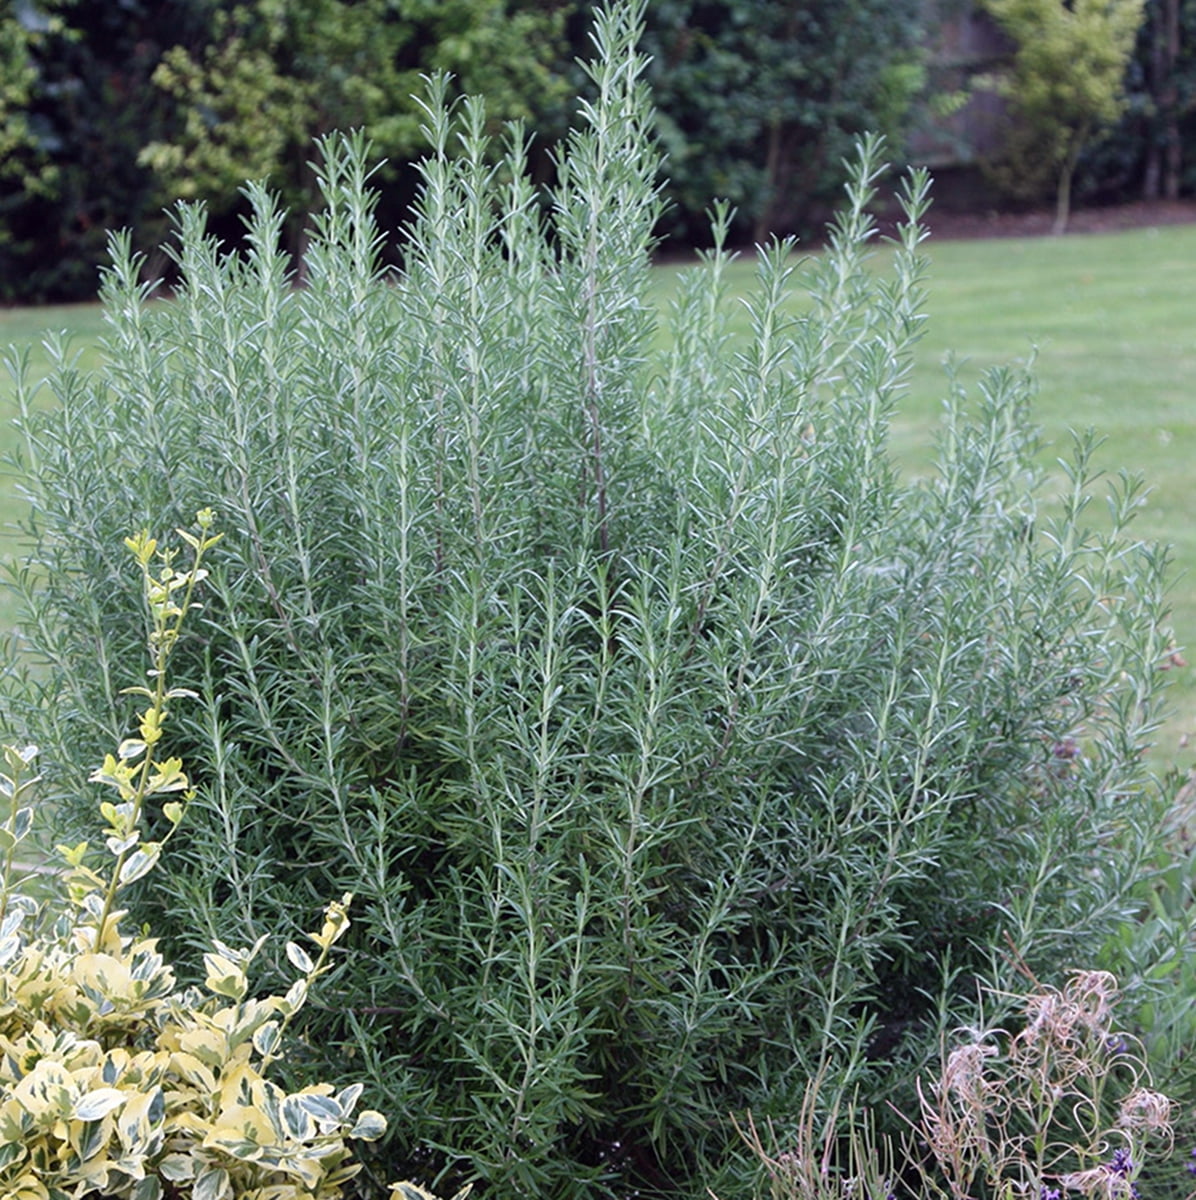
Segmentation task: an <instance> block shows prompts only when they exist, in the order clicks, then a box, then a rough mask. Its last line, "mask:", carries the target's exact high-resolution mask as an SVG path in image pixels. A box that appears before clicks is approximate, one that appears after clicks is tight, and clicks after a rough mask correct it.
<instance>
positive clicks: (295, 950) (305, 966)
mask: <svg viewBox="0 0 1196 1200" xmlns="http://www.w3.org/2000/svg"><path fill="white" fill-rule="evenodd" d="M287 958H289V959H290V960H291V965H292V966H293V967H294V968H295V969H296V970H297V971H302V972H303V973H304V975H310V974H311V973H312V972H313V971H314V970H315V969H316V964H315V963H314V962H312V960H311V955H310V954H308V952H307V951H306V950H304V949H303V947H302V946H300V945H298V944H297V943H295V942H287Z"/></svg>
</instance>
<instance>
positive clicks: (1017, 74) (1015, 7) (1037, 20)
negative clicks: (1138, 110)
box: [984, 0, 1144, 233]
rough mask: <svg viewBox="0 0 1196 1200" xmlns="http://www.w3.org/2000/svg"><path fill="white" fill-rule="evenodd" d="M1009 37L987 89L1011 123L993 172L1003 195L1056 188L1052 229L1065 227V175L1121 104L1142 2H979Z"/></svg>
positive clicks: (1067, 176) (1070, 174)
mask: <svg viewBox="0 0 1196 1200" xmlns="http://www.w3.org/2000/svg"><path fill="white" fill-rule="evenodd" d="M984 5H985V7H986V8H987V9H988V11H989V12H990V13H991V14H992V15H993V16H994V17H995V18H996V20H997V21H998V23H999V24H1000V25H1001V27H1002V28H1003V29H1004V30H1005V31H1006V32H1007V33H1008V34H1009V35H1010V37H1011V38H1012V39H1013V41H1014V43H1015V46H1016V50H1015V52H1014V55H1013V59H1012V63H1011V65H1010V68H1009V70H1008V72H1007V73H1005V74H1004V75H1003V76H1001V77H999V78H998V79H996V80H995V81H994V86H996V87H997V89H998V90H999V91H1000V92H1001V93H1002V94H1003V95H1004V96H1006V97H1007V99H1008V101H1009V104H1010V112H1011V116H1012V122H1011V125H1010V128H1009V136H1008V139H1007V142H1006V147H1005V152H1004V156H1003V160H1002V161H1001V162H1000V163H998V164H997V165H996V168H995V171H994V175H995V177H996V178H997V180H998V181H999V182H1000V183H1001V184H1002V186H1003V187H1004V188H1005V189H1006V190H1007V191H1009V192H1011V193H1014V194H1019V193H1020V194H1021V195H1023V196H1032V195H1034V194H1036V193H1040V192H1041V191H1043V190H1045V187H1046V184H1047V181H1048V180H1052V179H1053V182H1054V187H1055V226H1054V229H1055V232H1056V233H1062V232H1063V231H1064V230H1065V229H1066V227H1067V221H1068V216H1069V214H1070V211H1071V189H1072V179H1073V177H1074V175H1075V171H1076V166H1077V164H1078V162H1079V159H1080V155H1081V153H1082V152H1083V150H1084V148H1085V147H1086V146H1087V145H1088V144H1089V143H1090V142H1091V140H1092V139H1093V137H1094V136H1095V135H1096V134H1097V132H1098V131H1099V130H1101V129H1102V128H1103V127H1106V126H1108V125H1110V124H1112V123H1113V122H1114V121H1115V120H1116V119H1117V117H1118V116H1119V115H1120V114H1121V112H1122V111H1123V109H1124V107H1125V102H1126V97H1125V77H1126V68H1127V65H1128V64H1129V61H1130V58H1131V56H1132V54H1133V51H1134V39H1135V36H1136V35H1137V32H1138V29H1139V27H1140V25H1141V24H1142V17H1143V10H1144V0H984Z"/></svg>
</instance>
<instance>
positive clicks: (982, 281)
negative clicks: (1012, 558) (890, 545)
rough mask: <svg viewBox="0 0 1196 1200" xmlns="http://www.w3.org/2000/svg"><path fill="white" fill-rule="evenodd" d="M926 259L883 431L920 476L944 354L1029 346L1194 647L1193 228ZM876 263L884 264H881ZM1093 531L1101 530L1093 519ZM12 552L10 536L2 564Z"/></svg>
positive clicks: (1167, 737)
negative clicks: (923, 320)
mask: <svg viewBox="0 0 1196 1200" xmlns="http://www.w3.org/2000/svg"><path fill="white" fill-rule="evenodd" d="M928 252H929V254H930V256H931V259H932V271H931V277H930V285H929V286H930V295H929V300H928V306H927V311H928V313H929V316H930V321H929V325H928V328H927V331H926V335H925V337H924V339H923V341H922V343H921V347H920V351H919V355H918V362H917V365H916V368H915V371H914V374H913V377H912V379H911V386H910V391H909V394H908V395H907V396H906V397H905V398H904V400H903V401H902V404H901V407H900V411H899V413H898V416H897V419H896V420H895V422H894V425H893V431H892V445H893V449H894V453H895V455H896V457H897V459H898V461H899V462H900V463H901V465H902V467H903V469H905V470H907V471H909V472H912V473H918V472H921V471H924V470H925V469H926V468H927V466H928V464H929V463H930V461H931V457H932V453H933V443H934V436H935V430H936V428H937V426H938V424H939V421H940V418H941V411H942V400H943V397H944V395H945V392H946V381H945V379H946V377H945V373H944V370H943V362H944V360H945V359H946V358H947V356H948V355H949V354H953V355H954V356H955V358H956V359H957V360H958V362H959V375H960V377H961V379H962V380H963V381H964V382H965V383H967V384H969V385H974V383H975V381H976V379H977V378H978V376H979V374H980V372H981V370H983V369H984V368H986V367H988V366H992V365H994V364H999V363H1004V362H1010V361H1016V360H1023V361H1024V360H1025V359H1026V358H1027V357H1028V356H1029V355H1030V354H1031V353H1033V352H1034V350H1035V347H1037V364H1036V375H1037V377H1038V380H1039V397H1038V403H1037V420H1038V423H1039V424H1040V425H1041V427H1042V431H1043V438H1044V441H1043V450H1042V461H1043V464H1044V466H1045V467H1047V468H1048V469H1050V467H1051V464H1052V463H1053V462H1054V460H1055V458H1056V456H1058V455H1060V454H1064V453H1066V449H1067V446H1068V443H1069V441H1070V433H1071V431H1073V430H1074V431H1082V430H1085V429H1087V428H1092V429H1095V430H1096V431H1097V432H1098V434H1100V435H1101V436H1102V437H1104V439H1105V441H1104V444H1103V446H1102V448H1101V450H1100V453H1099V456H1098V461H1099V462H1100V464H1101V465H1102V466H1103V467H1104V468H1105V469H1106V470H1107V471H1108V472H1109V473H1110V475H1114V476H1115V475H1116V473H1117V472H1118V471H1119V470H1122V469H1125V470H1127V471H1130V472H1133V473H1141V474H1143V475H1144V476H1145V477H1146V479H1147V481H1148V483H1149V485H1150V488H1151V491H1150V494H1149V497H1148V499H1147V500H1146V502H1145V504H1144V505H1143V508H1142V511H1141V514H1140V516H1139V525H1138V532H1139V535H1140V536H1141V537H1142V538H1144V539H1148V540H1153V541H1160V542H1163V543H1166V544H1169V545H1171V546H1172V547H1173V548H1174V550H1173V553H1174V559H1175V566H1176V572H1175V580H1176V582H1175V587H1174V592H1173V599H1174V608H1173V624H1174V628H1175V632H1176V636H1177V639H1178V641H1179V642H1180V643H1181V644H1182V645H1186V646H1190V647H1196V520H1194V519H1193V516H1194V510H1196V504H1194V503H1193V501H1194V499H1196V496H1194V495H1193V493H1194V491H1196V489H1194V487H1193V483H1192V480H1193V470H1192V465H1191V464H1192V463H1193V461H1194V454H1196V404H1193V384H1192V380H1193V379H1196V319H1194V317H1193V314H1196V271H1193V269H1192V267H1193V264H1194V263H1196V226H1183V227H1171V228H1166V229H1141V230H1135V231H1131V232H1120V233H1110V234H1085V235H1073V236H1070V237H1067V238H1028V239H1007V240H992V241H966V242H947V241H944V242H935V241H934V240H933V239H931V241H930V242H929V243H928ZM883 257H884V252H883V251H880V252H879V254H878V258H879V259H880V260H881V261H882V263H883ZM675 273H676V268H675V267H671V266H662V267H661V268H660V270H659V273H658V281H659V289H660V293H661V296H662V298H663V297H665V296H667V293H668V291H669V290H670V288H671V283H672V279H673V278H674V276H675ZM751 274H752V264H751V262H750V261H749V260H747V259H746V258H745V259H741V260H740V261H738V262H737V263H736V264H735V265H734V267H733V269H732V283H733V286H734V288H735V289H736V290H743V289H746V287H747V286H748V284H749V282H750V278H751ZM102 328H103V322H102V316H101V313H100V310H99V308H98V307H96V306H94V305H82V306H71V307H68V308H53V309H12V310H0V345H7V344H8V343H21V344H26V345H29V346H31V347H32V348H33V349H32V352H31V357H32V363H33V367H34V371H35V373H37V372H40V371H44V369H45V367H46V365H47V363H48V358H47V356H46V353H45V351H44V349H43V348H41V346H40V340H41V337H42V334H43V332H44V331H45V330H46V329H52V330H64V331H67V332H69V333H70V334H72V335H73V337H74V338H75V341H76V344H77V345H78V347H79V348H80V349H81V350H82V357H81V360H80V361H81V365H83V366H85V367H86V366H89V365H93V364H94V363H95V362H96V361H98V357H99V352H98V349H97V343H98V340H99V338H100V336H101V332H102ZM11 414H12V387H11V382H10V381H9V380H8V379H7V377H3V378H0V421H2V422H3V424H2V425H0V452H2V451H3V449H4V444H5V439H6V438H7V437H8V436H10V435H9V434H8V433H7V432H6V431H7V430H8V429H9V418H10V416H11ZM20 507H21V505H20V500H19V498H18V496H17V494H16V491H15V488H14V485H13V481H11V480H7V481H4V482H3V486H0V525H3V526H5V527H7V526H9V525H10V524H11V523H12V522H13V520H14V519H15V518H16V517H18V516H19V514H20ZM1093 519H1094V521H1099V519H1100V513H1099V511H1097V510H1094V513H1093ZM13 548H14V543H13V541H12V540H11V538H6V539H5V541H4V542H3V543H2V544H0V553H11V552H12V550H13ZM12 620H13V611H12V606H11V604H10V602H9V599H8V597H7V596H0V628H5V629H6V628H8V627H10V625H11V623H12ZM1194 658H1196V655H1194ZM1174 676H1175V678H1174V684H1175V686H1173V687H1172V689H1171V705H1172V708H1173V709H1174V712H1173V714H1172V716H1171V717H1170V719H1169V720H1168V722H1167V725H1166V727H1165V728H1164V729H1163V731H1162V733H1161V735H1160V738H1159V744H1158V749H1157V752H1156V755H1155V758H1156V761H1157V763H1158V765H1159V766H1160V767H1162V766H1165V765H1168V764H1173V765H1175V766H1177V767H1179V768H1180V769H1182V770H1184V771H1187V770H1189V769H1190V768H1191V767H1192V764H1193V760H1194V756H1196V678H1193V670H1192V669H1188V670H1184V669H1182V668H1181V669H1177V670H1176V671H1175V672H1174ZM1189 739H1190V740H1191V741H1192V743H1193V747H1194V748H1193V749H1192V750H1190V749H1188V747H1187V743H1188V740H1189Z"/></svg>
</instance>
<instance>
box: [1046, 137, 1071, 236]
mask: <svg viewBox="0 0 1196 1200" xmlns="http://www.w3.org/2000/svg"><path fill="white" fill-rule="evenodd" d="M1075 171H1076V163H1075V158H1074V157H1073V156H1071V155H1069V156H1068V159H1067V161H1066V162H1065V163H1064V164H1063V168H1062V170H1060V172H1059V186H1058V187H1057V188H1056V189H1055V223H1054V225H1052V226H1051V233H1053V234H1054V235H1055V236H1056V237H1060V236H1062V235H1063V234H1065V233H1066V232H1067V222H1068V221H1069V220H1070V219H1071V177H1072V176H1073V175H1074V174H1075Z"/></svg>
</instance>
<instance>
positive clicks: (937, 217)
mask: <svg viewBox="0 0 1196 1200" xmlns="http://www.w3.org/2000/svg"><path fill="white" fill-rule="evenodd" d="M1054 220H1055V213H1054V210H1053V209H1034V210H1031V211H1028V212H979V213H977V212H947V211H936V210H935V209H934V208H933V207H932V208H931V209H930V212H928V213H927V214H926V218H925V221H926V225H927V227H928V228H929V229H930V232H931V234H932V235H933V236H934V237H935V238H936V239H938V240H940V241H947V240H951V239H965V238H1006V237H1048V236H1050V233H1051V226H1052V225H1053V224H1054ZM1191 224H1196V201H1189V200H1139V201H1136V202H1134V203H1131V204H1115V205H1108V206H1104V207H1101V208H1081V209H1076V210H1075V211H1073V212H1072V214H1071V220H1070V221H1069V222H1068V226H1067V232H1068V233H1114V232H1116V231H1118V230H1122V229H1147V228H1154V227H1158V226H1160V225H1191Z"/></svg>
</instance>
